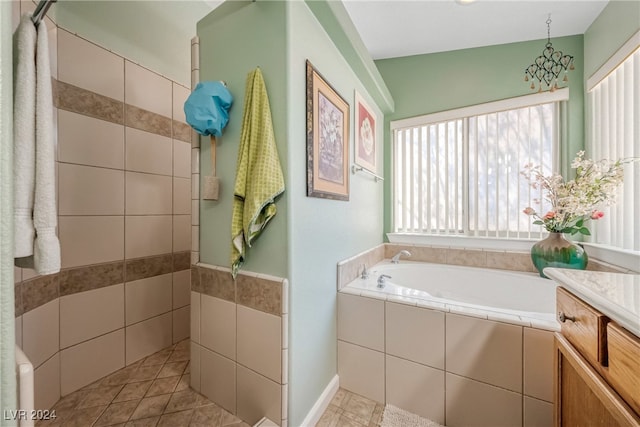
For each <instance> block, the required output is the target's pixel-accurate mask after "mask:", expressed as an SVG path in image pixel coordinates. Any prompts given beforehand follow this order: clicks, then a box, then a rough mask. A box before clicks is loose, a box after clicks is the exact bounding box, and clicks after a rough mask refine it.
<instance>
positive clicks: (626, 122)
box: [587, 35, 640, 251]
mask: <svg viewBox="0 0 640 427" xmlns="http://www.w3.org/2000/svg"><path fill="white" fill-rule="evenodd" d="M638 40H640V36H638V35H636V38H635V40H634V39H633V38H632V39H631V40H630V42H631V44H630V43H627V45H625V46H623V48H622V49H621V50H620V51H619V53H618V54H617V55H616V56H617V57H618V58H619V57H620V56H622V58H623V59H624V58H625V56H626V59H624V61H622V62H621V63H620V60H619V59H618V60H616V56H614V57H613V58H612V59H614V67H615V68H613V67H611V66H609V67H608V70H607V69H606V68H607V64H605V66H604V67H603V68H605V70H604V71H603V70H602V69H601V70H600V71H598V73H596V75H594V76H595V79H594V78H592V79H589V81H588V83H587V85H588V88H590V90H589V92H588V95H587V98H588V99H587V103H588V104H587V106H588V107H587V108H588V109H587V114H588V115H587V137H588V139H587V141H588V143H587V154H588V156H589V157H592V158H593V159H594V160H599V159H603V158H606V159H612V160H614V159H618V158H629V157H640V49H638ZM627 55H628V56H627ZM611 68H613V70H611ZM607 73H608V74H607ZM603 74H604V75H605V77H603V78H600V77H598V75H603ZM638 218H640V162H635V163H633V164H627V165H626V166H625V169H624V183H623V185H622V188H620V192H619V193H618V197H617V202H616V204H615V205H614V206H611V207H609V208H607V209H606V210H605V217H604V218H602V219H601V220H599V221H598V222H597V223H596V225H595V226H594V227H593V230H592V231H593V236H592V238H591V241H592V242H594V243H600V244H605V245H608V246H614V247H617V248H620V249H625V250H632V251H640V223H638Z"/></svg>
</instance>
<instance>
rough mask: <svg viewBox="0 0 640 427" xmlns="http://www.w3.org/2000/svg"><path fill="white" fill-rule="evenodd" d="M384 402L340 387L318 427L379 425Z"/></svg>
mask: <svg viewBox="0 0 640 427" xmlns="http://www.w3.org/2000/svg"><path fill="white" fill-rule="evenodd" d="M383 411H384V404H382V403H379V402H376V401H375V400H371V399H367V398H366V397H363V396H360V395H358V394H355V393H352V392H350V391H347V390H345V389H343V388H341V389H339V390H338V391H337V392H336V394H335V396H333V399H332V400H331V403H330V404H329V407H328V408H327V410H326V411H324V414H322V417H320V421H318V424H317V425H316V427H378V426H379V425H380V422H381V421H382V412H383Z"/></svg>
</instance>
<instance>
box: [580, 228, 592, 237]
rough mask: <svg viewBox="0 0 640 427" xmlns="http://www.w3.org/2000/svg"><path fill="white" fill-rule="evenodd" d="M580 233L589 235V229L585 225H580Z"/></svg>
mask: <svg viewBox="0 0 640 427" xmlns="http://www.w3.org/2000/svg"><path fill="white" fill-rule="evenodd" d="M580 234H584V235H585V236H591V233H589V229H588V228H587V227H582V228H581V229H580Z"/></svg>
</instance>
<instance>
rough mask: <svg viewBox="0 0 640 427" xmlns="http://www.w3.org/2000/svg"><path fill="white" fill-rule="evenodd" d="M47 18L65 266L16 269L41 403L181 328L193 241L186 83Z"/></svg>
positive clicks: (151, 348)
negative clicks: (47, 270)
mask: <svg viewBox="0 0 640 427" xmlns="http://www.w3.org/2000/svg"><path fill="white" fill-rule="evenodd" d="M54 7H55V6H54ZM14 8H15V10H16V13H15V14H14V16H15V18H14V19H18V18H19V15H20V12H22V13H25V12H28V11H33V9H34V8H35V4H34V3H33V2H14ZM20 9H22V10H20ZM51 16H53V14H51ZM46 19H47V25H48V28H49V42H50V52H51V64H52V70H51V71H52V77H53V79H54V80H53V83H54V85H53V88H54V105H55V107H56V108H54V120H55V121H56V125H57V153H56V155H57V165H56V166H57V173H58V180H57V184H58V186H57V192H58V194H57V197H58V215H59V217H58V225H59V227H58V234H59V238H60V243H61V252H62V268H63V270H62V271H61V273H59V274H57V275H53V276H46V277H38V276H35V274H34V272H33V271H32V270H27V269H24V270H21V269H16V270H15V278H16V316H17V318H16V337H17V341H18V344H19V345H21V346H22V347H23V349H24V350H25V353H26V354H27V356H28V357H29V358H30V359H31V361H32V362H33V364H34V367H35V368H36V370H35V383H36V395H35V398H36V401H35V405H36V408H38V409H45V408H50V407H51V405H52V404H54V403H55V402H56V401H57V400H58V399H59V397H60V396H61V395H62V396H64V395H66V394H68V393H70V392H72V391H74V390H76V389H78V388H80V387H82V386H84V385H86V384H88V383H90V382H92V381H94V380H96V379H97V378H100V377H102V376H104V375H106V374H108V373H110V372H112V371H115V370H117V369H119V368H122V367H124V366H126V365H127V364H130V363H132V362H135V361H136V360H138V359H140V358H143V357H145V356H147V355H149V354H151V353H154V352H156V351H158V350H160V349H162V348H164V347H167V346H170V345H171V344H173V343H174V342H177V341H179V340H181V339H184V338H187V337H188V335H189V315H190V314H189V313H190V310H189V304H190V297H189V292H190V251H191V249H192V246H191V233H192V229H191V222H192V221H191V205H192V202H191V197H190V195H191V130H190V127H189V126H188V125H187V124H186V123H185V118H184V113H183V112H182V104H183V102H184V100H185V99H186V97H187V96H188V94H189V89H188V88H186V87H184V86H182V85H180V84H178V83H176V82H173V81H171V80H169V79H166V78H165V77H163V76H160V75H158V74H156V73H153V72H152V71H149V70H147V69H145V68H143V67H141V66H140V65H138V64H135V63H133V62H131V61H129V60H126V59H125V58H123V57H121V56H119V55H116V54H114V53H112V52H110V51H109V50H107V49H104V48H102V47H100V46H97V45H95V44H93V43H91V42H89V41H87V40H84V39H82V38H80V37H78V36H76V35H74V34H72V33H70V32H68V31H66V30H64V29H62V28H58V27H56V25H55V23H53V22H52V21H51V20H50V19H49V18H46ZM71 367H73V369H71Z"/></svg>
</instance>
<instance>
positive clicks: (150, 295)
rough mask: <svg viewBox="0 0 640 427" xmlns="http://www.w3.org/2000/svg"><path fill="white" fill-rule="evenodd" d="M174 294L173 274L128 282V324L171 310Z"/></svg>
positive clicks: (126, 294)
mask: <svg viewBox="0 0 640 427" xmlns="http://www.w3.org/2000/svg"><path fill="white" fill-rule="evenodd" d="M172 294H173V290H172V274H163V275H161V276H155V277H149V278H146V279H140V280H135V281H132V282H127V284H126V285H125V300H126V324H127V326H129V325H132V324H134V323H138V322H141V321H143V320H146V319H150V318H152V317H154V316H158V315H160V314H163V313H166V312H168V311H170V310H171V298H172Z"/></svg>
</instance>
